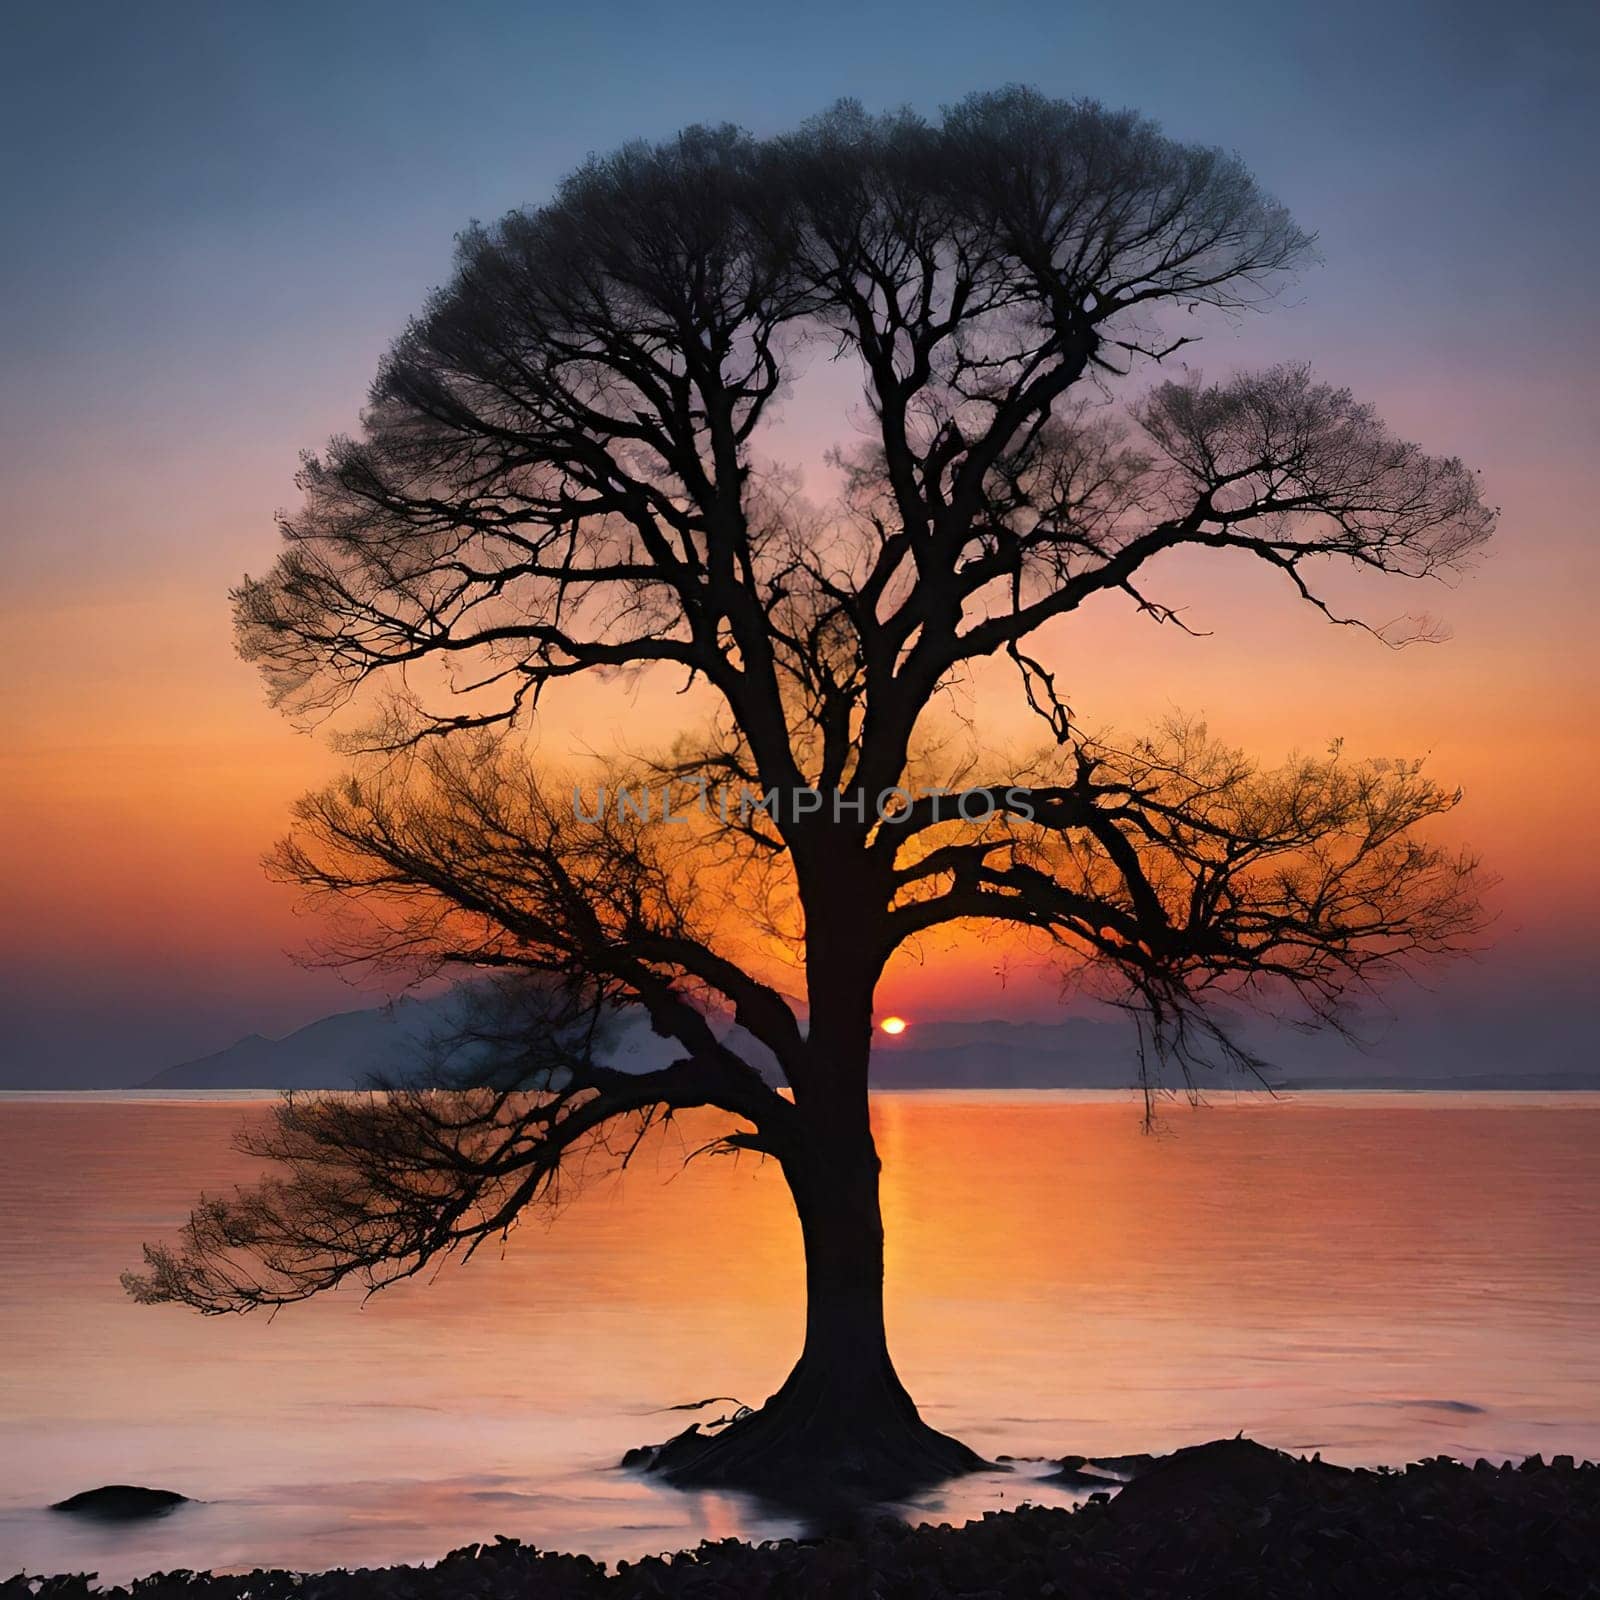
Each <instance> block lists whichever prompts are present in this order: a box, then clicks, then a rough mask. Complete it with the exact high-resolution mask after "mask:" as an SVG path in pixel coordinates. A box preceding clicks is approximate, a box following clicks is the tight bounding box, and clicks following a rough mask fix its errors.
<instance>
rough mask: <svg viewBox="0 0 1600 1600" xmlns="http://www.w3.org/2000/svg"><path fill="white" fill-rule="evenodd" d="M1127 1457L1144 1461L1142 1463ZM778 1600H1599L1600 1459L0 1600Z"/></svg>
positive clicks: (1148, 1486) (1184, 1468)
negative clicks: (692, 1542)
mask: <svg viewBox="0 0 1600 1600" xmlns="http://www.w3.org/2000/svg"><path fill="white" fill-rule="evenodd" d="M1141 1465H1142V1466H1143V1464H1142V1463H1141ZM89 1594H95V1595H98V1596H105V1597H110V1600H124V1597H137V1600H589V1597H601V1600H646V1597H673V1596H684V1597H699V1600H723V1597H730V1600H731V1597H747V1596H773V1597H777V1600H856V1597H861V1600H867V1597H874V1600H901V1597H905V1600H912V1597H931V1600H941V1597H955V1596H963V1597H970V1600H978V1597H983V1600H992V1597H1000V1596H1004V1597H1010V1596H1028V1597H1030V1600H1032V1597H1038V1596H1060V1597H1063V1600H1071V1597H1076V1596H1082V1597H1084V1600H1143V1597H1150V1600H1156V1597H1160V1600H1175V1597H1182V1600H1213V1597H1214V1600H1258V1597H1259V1600H1269V1597H1270V1600H1278V1597H1288V1596H1294V1597H1296V1600H1304V1597H1320V1596H1329V1597H1333V1596H1337V1597H1340V1600H1370V1597H1376V1596H1382V1597H1385V1600H1411V1597H1417V1600H1421V1597H1431V1596H1441V1597H1444V1596H1449V1597H1458V1596H1496V1597H1518V1596H1530V1597H1531V1596H1560V1597H1563V1600H1582V1597H1585V1596H1591V1597H1600V1467H1597V1466H1595V1465H1593V1464H1591V1463H1583V1464H1575V1463H1574V1462H1573V1461H1572V1460H1571V1458H1570V1457H1562V1456H1558V1457H1556V1459H1555V1460H1554V1461H1552V1462H1550V1463H1546V1462H1544V1461H1542V1460H1541V1459H1540V1458H1539V1457H1537V1456H1533V1457H1530V1458H1528V1459H1527V1460H1526V1461H1523V1462H1521V1463H1513V1464H1509V1465H1505V1466H1498V1465H1492V1464H1490V1463H1488V1462H1482V1461H1480V1462H1478V1463H1477V1464H1476V1466H1471V1467H1469V1466H1465V1465H1462V1464H1460V1463H1457V1462H1454V1461H1450V1460H1448V1459H1446V1458H1444V1457H1439V1458H1438V1459H1436V1460H1432V1461H1426V1462H1420V1463H1416V1464H1413V1465H1412V1466H1409V1467H1407V1468H1405V1469H1404V1470H1403V1471H1376V1472H1372V1471H1363V1470H1356V1471H1350V1470H1347V1469H1344V1468H1341V1467H1334V1466H1331V1465H1328V1464H1326V1463H1323V1462H1321V1461H1319V1460H1316V1459H1313V1460H1310V1461H1306V1460H1298V1459H1295V1458H1293V1457H1290V1456H1286V1455H1282V1454H1280V1453H1278V1452H1276V1451H1272V1450H1268V1449H1265V1448H1264V1447H1262V1446H1260V1445H1256V1444H1253V1443H1251V1442H1250V1441H1248V1440H1244V1439H1228V1440H1219V1441H1217V1442H1215V1443H1213V1444H1207V1445H1197V1446H1195V1447H1194V1448H1193V1449H1189V1450H1180V1451H1178V1452H1176V1453H1175V1454H1173V1455H1170V1456H1165V1457H1162V1458H1160V1459H1159V1460H1156V1461H1154V1462H1151V1463H1149V1464H1148V1465H1147V1466H1143V1470H1140V1471H1139V1472H1138V1474H1137V1476H1135V1477H1134V1479H1133V1481H1132V1482H1131V1483H1130V1484H1129V1485H1128V1486H1127V1487H1126V1488H1124V1489H1122V1490H1120V1491H1119V1492H1118V1493H1117V1494H1116V1495H1115V1496H1114V1497H1113V1496H1110V1495H1108V1494H1097V1495H1096V1496H1095V1498H1094V1499H1092V1500H1091V1501H1090V1502H1089V1503H1088V1504H1087V1505H1085V1506H1083V1507H1081V1508H1079V1509H1077V1510H1074V1511H1063V1510H1054V1509H1041V1508H1029V1507H1023V1508H1022V1509H1020V1510H1017V1511H1012V1512H1003V1513H996V1514H993V1515H990V1516H987V1517H985V1518H984V1519H983V1520H982V1521H981V1522H974V1523H969V1524H968V1525H967V1526H966V1527H964V1528H950V1527H937V1528H934V1527H924V1528H909V1527H906V1526H905V1525H903V1524H901V1523H897V1522H891V1521H886V1520H885V1521H876V1522H872V1523H870V1524H869V1525H867V1526H865V1527H863V1528H861V1529H859V1530H857V1531H854V1532H852V1533H850V1534H848V1535H840V1536H836V1537H831V1538H821V1539H814V1540H805V1541H785V1542H781V1543H771V1544H764V1545H757V1546H752V1545H747V1544H743V1543H740V1542H739V1541H737V1540H726V1541H724V1542H722V1543H718V1544H702V1545H701V1546H700V1547H699V1548H698V1549H696V1550H691V1551H685V1552H682V1553H680V1554H677V1555H672V1556H665V1557H659V1558H657V1557H650V1558H647V1559H645V1560H642V1561H637V1562H631V1563H621V1564H619V1565H618V1566H617V1567H616V1568H615V1569H607V1568H606V1567H605V1566H604V1565H602V1564H601V1563H599V1562H595V1561H592V1560H590V1559H589V1558H588V1557H586V1556H577V1555H553V1554H548V1553H545V1552H542V1551H539V1550H535V1549H533V1548H532V1547H531V1546H528V1545H524V1544H520V1543H518V1542H517V1541H515V1540H508V1539H500V1540H497V1541H496V1542H495V1543H493V1544H487V1545H473V1546H469V1547H468V1548H466V1549H463V1550H457V1551H455V1552H453V1553H452V1554H451V1555H448V1556H446V1557H445V1558H444V1559H443V1560H442V1561H440V1562H438V1563H436V1564H435V1565H433V1566H430V1567H390V1568H384V1569H380V1570H374V1571H355V1572H345V1571H338V1572H326V1573H320V1574H316V1575H313V1576H306V1575H300V1574H295V1573H288V1572H269V1571H258V1572H251V1573H245V1574H239V1575H234V1576H224V1577H211V1576H208V1575H203V1574H194V1573H188V1572H171V1573H161V1574H157V1575H155V1576H153V1577H150V1578H146V1579H143V1580H141V1581H139V1582H137V1583H135V1584H134V1585H132V1587H131V1588H130V1589H126V1590H123V1589H113V1590H99V1589H97V1588H96V1586H95V1584H94V1579H93V1575H92V1574H88V1575H85V1574H77V1575H67V1576H60V1577H52V1578H40V1577H30V1576H27V1575H25V1574H24V1575H19V1576H17V1577H15V1578H12V1579H10V1580H9V1581H7V1582H4V1583H0V1600H77V1597H80V1596H86V1595H89Z"/></svg>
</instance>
